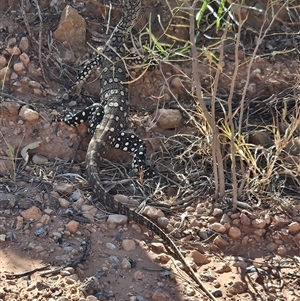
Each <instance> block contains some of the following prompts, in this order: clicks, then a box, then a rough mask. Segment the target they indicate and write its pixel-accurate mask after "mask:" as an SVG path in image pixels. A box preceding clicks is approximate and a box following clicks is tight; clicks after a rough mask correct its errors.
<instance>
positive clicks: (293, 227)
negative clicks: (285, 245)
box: [288, 222, 300, 235]
mask: <svg viewBox="0 0 300 301" xmlns="http://www.w3.org/2000/svg"><path fill="white" fill-rule="evenodd" d="M288 229H289V233H291V234H292V235H295V234H297V233H298V232H299V231H300V224H299V223H298V222H292V223H290V224H289V226H288Z"/></svg>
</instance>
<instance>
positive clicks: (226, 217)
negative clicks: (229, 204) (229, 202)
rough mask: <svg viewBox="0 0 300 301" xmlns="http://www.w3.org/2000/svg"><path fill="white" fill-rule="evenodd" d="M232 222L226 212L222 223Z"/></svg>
mask: <svg viewBox="0 0 300 301" xmlns="http://www.w3.org/2000/svg"><path fill="white" fill-rule="evenodd" d="M230 222H231V218H230V216H229V215H228V214H226V213H224V214H223V215H222V217H221V220H220V223H221V224H223V225H224V224H225V223H230Z"/></svg>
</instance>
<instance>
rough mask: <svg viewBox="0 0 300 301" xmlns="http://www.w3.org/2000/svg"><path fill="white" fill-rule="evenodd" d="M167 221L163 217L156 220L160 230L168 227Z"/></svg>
mask: <svg viewBox="0 0 300 301" xmlns="http://www.w3.org/2000/svg"><path fill="white" fill-rule="evenodd" d="M168 223H169V220H168V219H167V218H166V217H165V216H161V217H159V218H158V219H157V224H158V226H159V227H160V228H162V229H166V228H167V226H168Z"/></svg>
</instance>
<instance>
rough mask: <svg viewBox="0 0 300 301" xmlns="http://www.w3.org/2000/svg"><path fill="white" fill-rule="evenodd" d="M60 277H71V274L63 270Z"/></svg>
mask: <svg viewBox="0 0 300 301" xmlns="http://www.w3.org/2000/svg"><path fill="white" fill-rule="evenodd" d="M60 275H61V276H63V277H65V276H70V275H71V273H70V272H69V271H66V270H62V271H60Z"/></svg>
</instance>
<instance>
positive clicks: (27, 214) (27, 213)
mask: <svg viewBox="0 0 300 301" xmlns="http://www.w3.org/2000/svg"><path fill="white" fill-rule="evenodd" d="M21 216H22V217H23V218H24V220H26V221H28V220H30V219H33V220H35V221H38V220H39V219H40V218H41V216H42V212H41V210H40V209H39V208H38V207H36V206H32V207H30V208H29V209H27V210H24V211H22V212H21Z"/></svg>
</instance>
